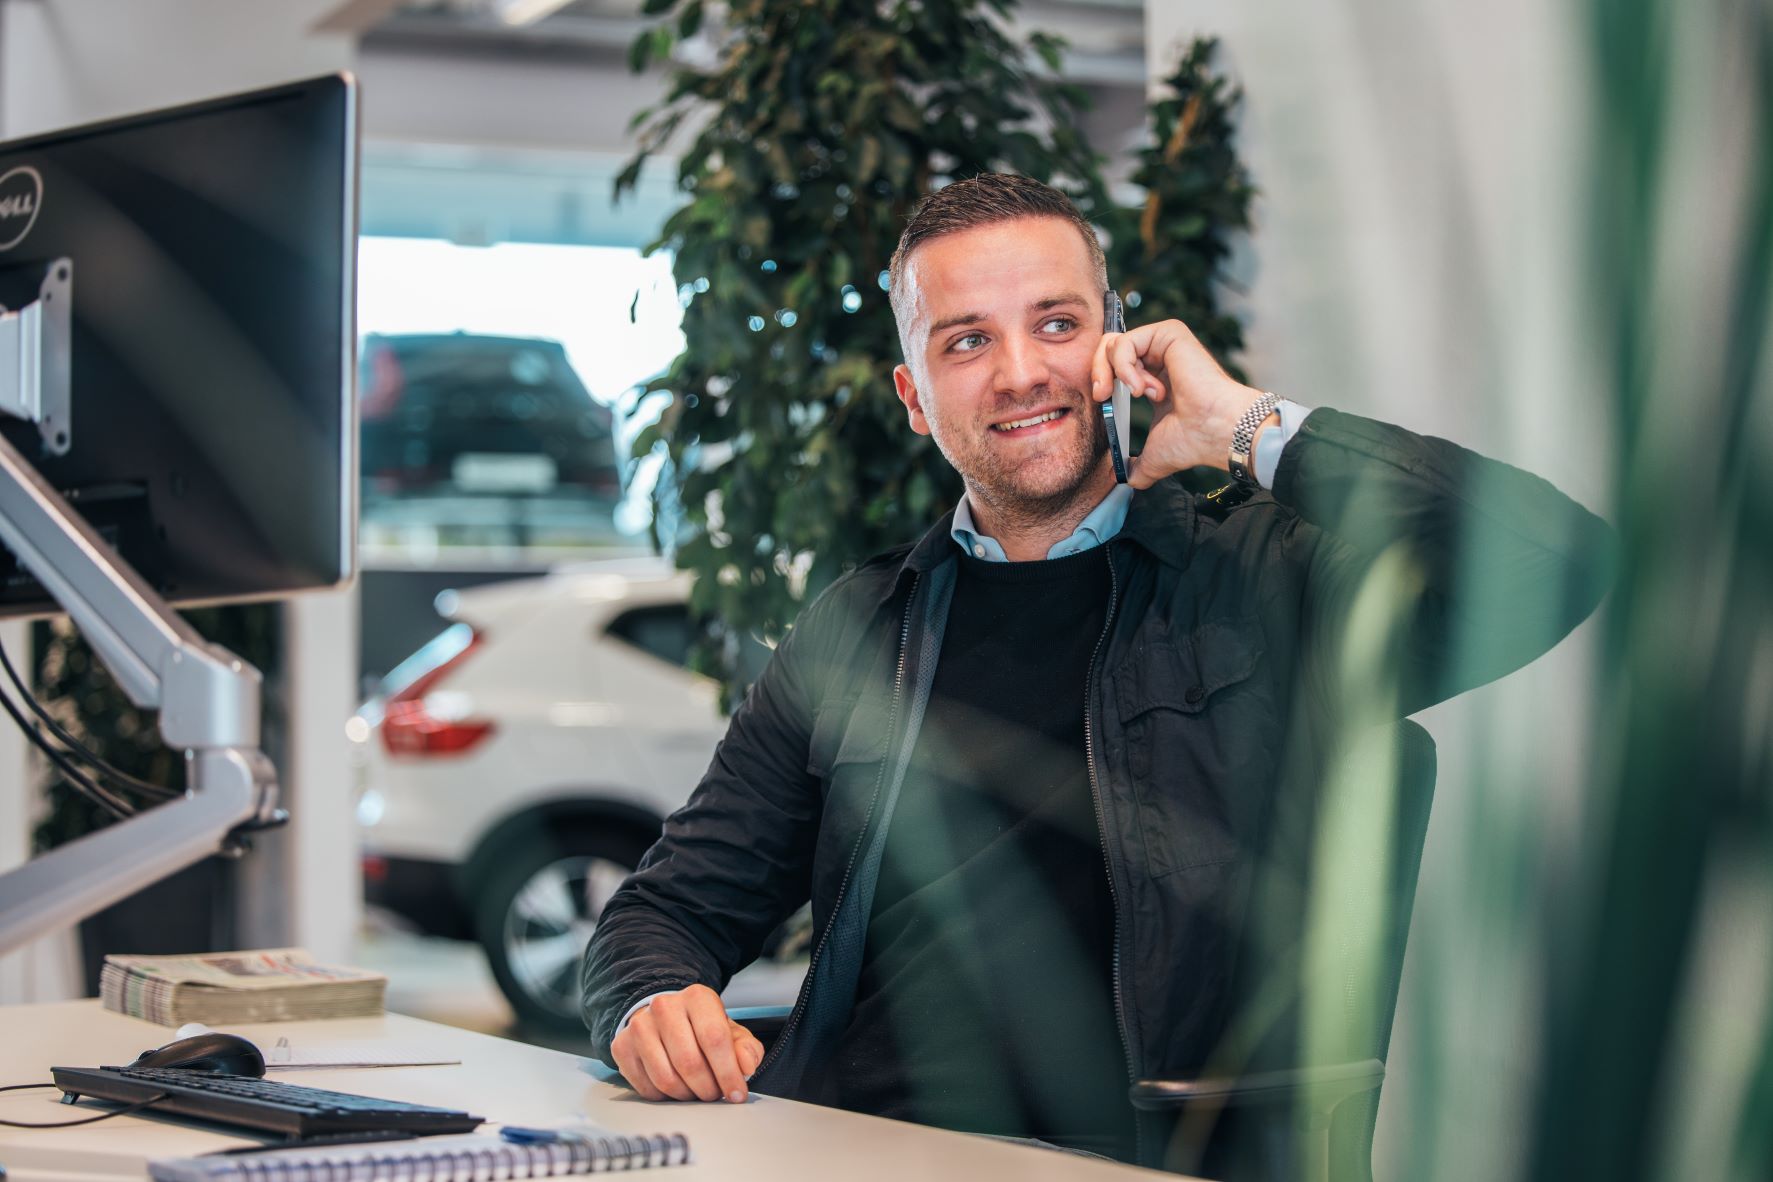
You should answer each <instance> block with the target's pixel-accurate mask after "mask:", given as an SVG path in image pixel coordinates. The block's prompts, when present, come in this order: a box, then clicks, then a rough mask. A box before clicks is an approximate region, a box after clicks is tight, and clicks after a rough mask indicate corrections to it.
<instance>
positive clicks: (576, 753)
mask: <svg viewBox="0 0 1773 1182" xmlns="http://www.w3.org/2000/svg"><path fill="white" fill-rule="evenodd" d="M688 594H689V578H688V576H686V575H684V574H681V573H679V572H676V571H674V570H672V569H671V568H670V567H669V566H668V565H667V564H666V563H665V562H664V561H663V560H660V559H622V560H609V561H600V562H591V563H584V564H579V565H574V566H570V567H563V568H561V569H559V570H557V571H555V572H554V573H552V574H549V575H546V576H543V577H540V578H528V579H521V580H515V581H512V582H507V583H494V584H488V585H484V586H479V587H474V588H471V589H468V590H463V591H446V592H444V593H443V594H442V595H440V596H438V598H437V608H438V612H439V613H440V614H441V615H442V616H443V617H444V618H445V619H446V620H448V621H450V623H449V626H448V627H447V628H445V629H444V630H443V631H442V632H441V633H440V634H439V635H438V636H437V637H436V638H435V639H433V640H431V641H430V642H429V643H427V644H426V645H425V646H424V647H423V648H421V649H420V650H419V651H418V652H417V653H415V654H413V656H412V657H410V658H408V659H407V660H406V661H404V662H402V663H401V665H400V666H399V667H398V668H397V669H395V670H394V672H392V673H390V674H389V675H388V678H387V681H386V682H385V683H384V686H383V694H382V695H381V696H378V697H377V698H375V699H373V700H371V701H370V702H368V703H367V704H365V706H364V707H363V709H362V710H361V711H359V713H358V715H357V718H356V719H354V720H353V722H352V725H351V728H350V729H351V733H352V737H353V738H354V739H356V740H357V741H358V742H357V751H358V753H359V761H358V763H359V768H360V781H359V787H360V797H359V805H358V817H359V821H360V824H361V826H362V831H363V844H364V893H365V900H366V902H367V903H368V904H369V905H371V906H374V907H381V908H385V909H387V910H389V911H392V912H394V913H396V914H397V915H399V916H401V917H403V918H404V919H405V920H406V921H407V922H408V923H410V924H411V925H413V926H416V927H417V928H418V929H419V930H421V931H423V932H426V933H429V934H433V935H440V936H448V937H452V938H456V939H472V940H477V941H479V943H480V944H481V945H482V947H483V948H484V949H485V950H486V954H487V958H488V960H489V961H490V962H491V966H492V971H493V975H494V977H495V978H496V979H497V981H498V983H499V987H500V988H501V989H502V990H503V991H504V993H505V995H506V997H507V998H508V999H509V1000H510V1002H511V1004H512V1007H513V1008H514V1009H515V1010H516V1011H517V1014H518V1017H519V1018H520V1019H521V1020H523V1021H524V1022H526V1023H528V1024H530V1025H531V1026H533V1027H539V1028H542V1029H544V1030H556V1031H578V1030H582V1026H581V1024H580V1018H579V1006H578V970H579V960H580V957H581V956H582V954H583V952H584V949H585V944H586V942H587V941H588V940H589V938H590V934H591V931H592V929H593V928H594V927H595V926H596V922H597V916H598V915H599V914H600V913H601V911H602V909H603V905H604V903H605V901H607V900H608V898H609V896H610V895H611V893H613V892H614V891H615V889H616V887H617V886H619V885H620V884H621V882H622V880H623V878H624V877H626V876H627V874H628V872H629V871H630V870H631V869H633V867H634V866H635V864H636V863H637V862H638V860H639V858H640V856H641V854H642V853H644V852H645V851H646V849H647V847H648V846H649V845H651V844H652V842H653V841H654V839H655V838H656V837H657V836H658V833H659V826H660V823H661V822H662V821H663V820H664V818H665V816H666V815H667V814H668V813H670V812H671V811H672V810H674V809H676V808H677V807H678V806H679V805H680V804H682V803H683V801H684V800H685V799H686V798H687V797H688V795H689V792H690V789H691V788H693V787H694V786H695V784H696V782H697V781H698V780H699V779H701V776H702V773H703V772H704V771H705V770H706V769H707V766H708V761H709V759H710V757H711V755H712V753H713V750H714V746H715V744H716V742H717V741H718V740H719V738H720V736H721V734H722V733H723V732H724V730H725V725H726V724H725V720H724V719H723V718H722V717H721V715H720V711H719V709H718V690H717V688H716V686H715V684H714V682H712V681H710V680H709V679H707V678H704V677H700V676H697V675H695V674H692V673H690V672H688V671H687V670H686V669H685V668H684V661H685V657H686V654H687V650H688V647H689V642H690V636H691V629H690V623H689V619H688V614H687V610H686V606H685V604H686V600H687V597H688Z"/></svg>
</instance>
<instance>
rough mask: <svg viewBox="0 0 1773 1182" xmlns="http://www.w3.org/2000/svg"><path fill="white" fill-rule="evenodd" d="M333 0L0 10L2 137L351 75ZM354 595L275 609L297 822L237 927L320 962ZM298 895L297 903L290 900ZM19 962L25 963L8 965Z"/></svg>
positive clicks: (253, 889)
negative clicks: (316, 30)
mask: <svg viewBox="0 0 1773 1182" xmlns="http://www.w3.org/2000/svg"><path fill="white" fill-rule="evenodd" d="M336 4H337V0H276V2H274V3H273V2H270V0H0V134H3V135H4V136H6V137H14V136H19V135H24V134H27V133H31V132H36V131H43V130H47V129H51V128H55V127H63V126H68V125H71V124H77V123H84V122H89V121H91V120H95V119H101V118H106V117H109V116H113V115H120V114H126V113H128V112H131V111H139V110H147V109H151V108H154V107H160V106H166V105H169V104H173V103H180V102H186V101H190V100H194V99H200V98H207V97H212V96H214V95H218V94H226V93H229V92H231V91H238V90H245V89H250V88H253V87H256V86H263V85H268V84H271V83H275V82H281V81H287V80H290V79H294V78H301V77H307V76H312V75H316V74H321V73H327V72H330V71H334V70H340V69H349V68H350V67H351V66H352V64H353V56H354V50H353V45H352V42H351V41H349V40H348V39H346V38H344V37H340V36H334V35H327V36H315V35H313V34H311V33H310V32H309V30H310V28H311V26H312V25H313V23H314V21H315V20H316V19H317V18H318V17H319V16H321V15H322V14H324V13H325V12H326V11H328V10H329V9H331V8H333V7H336ZM355 621H356V607H355V596H354V593H352V592H345V593H340V594H332V595H322V596H310V597H308V598H305V599H303V600H300V601H297V602H295V603H292V604H291V605H290V606H289V607H288V608H287V609H286V615H285V625H286V628H285V630H286V634H287V635H288V636H289V638H290V639H289V642H288V648H287V651H286V652H285V656H284V663H285V667H286V668H287V670H288V672H289V677H290V686H289V696H290V699H291V701H292V703H293V705H294V706H295V709H293V710H292V711H291V718H290V721H289V746H290V756H289V759H288V761H287V764H288V766H286V767H284V768H282V769H280V770H281V771H282V772H283V773H284V774H283V787H284V794H285V795H284V799H285V801H286V803H287V804H288V807H289V808H290V811H291V813H292V815H293V816H294V818H295V819H294V821H293V822H292V824H291V826H290V828H289V830H288V832H287V833H285V834H280V835H276V836H274V837H271V838H268V839H266V840H265V841H264V842H263V843H262V844H263V847H264V848H263V849H262V850H261V851H260V852H259V853H258V854H257V855H255V860H254V862H253V863H251V866H252V873H251V875H250V876H249V882H250V884H251V885H250V886H249V890H248V893H249V897H248V898H247V899H246V900H245V901H244V903H245V908H244V909H245V911H246V913H247V914H248V915H250V916H253V917H255V922H254V923H252V924H249V925H248V930H247V931H245V932H244V933H243V936H244V938H245V939H247V940H248V941H249V942H252V943H274V942H283V941H296V942H301V943H305V944H307V945H308V946H309V947H311V948H312V949H313V950H314V951H315V952H316V954H318V955H321V956H323V957H344V956H346V955H348V952H349V944H350V941H351V939H352V937H353V935H354V933H355V931H356V926H357V912H358V907H357V902H356V897H357V896H356V890H357V886H356V883H357V877H356V876H357V858H356V847H355V844H354V843H355V830H354V828H353V827H352V826H351V824H350V821H351V815H352V807H353V802H352V800H351V798H350V774H349V768H348V765H347V762H346V758H347V756H346V750H345V742H344V739H343V726H344V720H345V719H346V718H347V717H348V716H349V714H350V712H351V710H352V709H353V707H354V706H355V704H356V703H355V697H354V695H355V686H354V685H353V684H352V682H353V680H354V676H355V673H354V670H355V665H356V623H355ZM21 759H22V745H20V744H17V743H14V742H13V741H12V738H11V736H10V735H8V736H6V737H4V738H0V769H4V771H3V772H0V780H7V781H12V782H13V783H15V784H25V783H29V782H30V780H29V778H28V776H29V773H28V771H27V770H26V769H25V768H24V767H23V766H22V765H21ZM31 796H32V794H31V793H27V792H21V791H18V790H16V789H15V788H8V790H6V791H4V792H0V833H3V834H5V836H6V840H5V843H4V844H5V846H6V849H5V850H4V851H3V852H0V864H4V859H5V857H6V856H8V855H10V854H12V853H13V852H14V847H16V846H17V844H18V843H17V842H16V841H15V840H13V837H14V834H15V833H16V832H20V831H22V830H23V829H24V828H25V827H26V826H27V824H28V809H29V801H30V799H31ZM291 901H295V903H296V905H295V906H293V907H292V906H290V903H291ZM63 959H64V958H62V957H61V956H60V955H59V953H52V954H46V955H45V956H40V957H38V959H37V960H35V961H31V962H29V965H28V966H27V967H26V968H13V969H8V968H7V966H6V965H5V964H4V963H0V1002H6V1001H15V1000H24V999H38V1000H41V999H45V998H47V997H49V996H53V995H56V994H61V995H67V994H69V993H70V992H71V991H72V990H73V989H74V988H75V986H74V984H73V980H72V978H71V977H67V976H66V974H62V973H51V974H48V975H47V976H46V975H45V974H44V973H42V972H39V971H38V970H37V968H35V967H30V966H35V965H39V964H41V963H43V962H45V961H46V960H47V961H50V962H54V963H60V962H61V961H62V960H63ZM15 963H21V962H15Z"/></svg>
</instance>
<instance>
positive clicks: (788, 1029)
mask: <svg viewBox="0 0 1773 1182" xmlns="http://www.w3.org/2000/svg"><path fill="white" fill-rule="evenodd" d="M917 579H918V576H917V575H916V574H913V575H912V576H911V590H910V592H909V593H908V594H907V595H906V597H905V619H904V621H903V623H901V624H900V626H899V666H898V670H897V672H895V673H894V674H893V700H892V704H891V706H889V707H888V709H887V740H888V751H887V756H886V757H885V758H883V759H882V760H881V763H880V774H879V775H877V776H876V777H875V778H874V794H873V795H872V796H870V797H869V798H868V812H867V815H865V816H864V817H863V818H862V828H861V830H860V831H859V832H858V833H857V834H856V844H855V845H854V846H853V847H852V848H851V849H850V860H849V863H848V865H846V866H845V867H844V868H843V881H842V882H840V883H838V886H837V900H836V902H834V903H833V904H832V905H831V923H829V924H827V925H826V927H825V934H824V935H822V936H820V937H819V943H818V944H817V945H816V946H815V947H814V948H813V954H812V956H811V957H809V958H808V960H807V962H806V982H807V988H805V989H803V990H801V993H800V996H799V997H798V998H796V999H795V1002H794V1010H793V1012H792V1013H790V1014H789V1015H788V1021H787V1022H785V1023H783V1025H782V1033H780V1034H778V1035H777V1036H776V1041H775V1042H774V1043H773V1044H772V1045H771V1046H770V1049H769V1053H768V1054H766V1055H764V1057H763V1061H762V1062H760V1063H759V1064H758V1065H757V1070H756V1071H754V1072H753V1073H752V1075H753V1076H757V1075H762V1074H763V1071H764V1069H765V1068H766V1067H768V1066H769V1065H770V1064H771V1063H773V1062H775V1060H776V1059H777V1057H778V1056H779V1055H780V1054H781V1050H782V1048H783V1047H785V1046H787V1045H788V1036H789V1035H791V1034H793V1033H794V1028H795V1027H797V1026H799V1025H800V1019H801V1016H802V1015H803V1014H804V1013H805V1012H806V1003H807V1000H808V999H809V998H810V997H811V996H812V987H811V986H812V981H813V971H814V970H815V969H817V968H818V967H819V956H820V955H821V954H822V953H823V952H824V951H825V945H826V943H827V942H828V941H829V940H830V938H831V929H832V927H834V926H835V925H836V923H837V917H838V916H839V915H840V914H842V912H843V900H844V896H845V895H847V894H848V893H849V887H850V875H851V874H852V873H853V872H854V871H855V869H856V858H857V857H858V856H859V855H860V854H861V853H862V842H863V840H864V839H866V838H867V836H868V824H869V822H870V821H872V820H873V819H874V806H875V805H876V804H878V803H879V802H880V789H881V786H882V785H883V784H884V783H885V782H886V769H887V764H888V763H890V762H891V755H892V750H891V741H892V737H893V733H894V731H896V730H897V729H898V726H899V699H900V698H901V697H902V696H903V695H904V689H905V654H906V652H907V651H908V650H909V649H910V647H911V609H912V607H913V606H914V605H915V604H916V602H917Z"/></svg>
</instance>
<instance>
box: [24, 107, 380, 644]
mask: <svg viewBox="0 0 1773 1182" xmlns="http://www.w3.org/2000/svg"><path fill="white" fill-rule="evenodd" d="M356 154H357V136H356V101H355V84H354V83H353V82H352V80H351V79H349V78H348V77H345V76H342V75H335V76H330V77H325V78H318V79H314V80H311V81H306V82H300V83H295V84H290V85H285V86H279V87H274V88H271V89H267V90H262V91H256V92H253V93H250V94H242V95H235V96H231V97H228V98H224V99H217V100H214V101H211V102H204V103H198V104H193V105H191V106H185V107H177V108H173V109H169V110H165V111H157V112H153V113H150V114H146V115H138V116H132V117H129V118H125V119H118V120H113V121H109V122H105V123H100V124H93V125H91V126H87V127H80V128H74V129H71V130H67V131H60V132H53V133H50V134H46V135H39V136H34V137H31V138H29V139H22V140H14V141H10V142H4V143H0V305H3V306H5V307H7V308H18V307H20V306H21V305H22V304H23V303H26V302H28V301H29V300H31V299H32V298H34V293H35V285H36V284H37V282H38V281H39V280H40V279H41V278H42V275H43V273H44V268H45V266H46V265H47V264H48V263H50V262H51V261H53V260H55V259H59V258H66V259H68V260H70V261H71V263H72V292H71V295H72V299H71V307H72V331H71V340H72V356H71V359H70V371H69V393H70V399H69V414H68V420H67V423H66V427H67V431H68V439H67V441H66V448H67V450H66V453H65V454H59V455H58V454H54V451H55V449H52V448H51V447H50V446H49V445H48V444H47V443H46V441H45V440H44V438H43V436H42V434H41V433H40V431H39V429H38V427H37V425H36V424H34V423H27V422H24V421H22V420H18V419H14V418H11V417H10V416H3V417H0V431H4V432H5V434H6V436H7V438H8V439H9V440H10V441H11V443H12V444H13V446H15V447H16V448H18V449H19V451H20V452H21V453H22V454H23V455H24V456H25V457H26V458H27V459H29V460H30V461H31V462H32V463H33V464H34V465H35V466H36V467H37V469H38V471H39V472H41V473H42V474H43V476H44V478H45V479H46V480H47V481H48V482H49V483H50V484H51V485H53V486H54V487H55V488H56V489H58V490H59V491H60V492H61V493H62V494H63V495H64V496H66V497H67V498H68V499H69V501H70V502H71V503H72V504H73V506H74V507H75V508H76V509H78V510H79V511H80V513H81V514H82V515H83V516H84V517H85V518H86V519H87V521H88V522H90V523H91V524H92V525H93V526H94V528H96V529H97V530H98V531H99V533H100V534H101V535H102V536H103V537H104V538H105V539H106V540H107V541H108V542H110V543H111V544H112V545H113V546H114V547H116V549H117V550H118V552H119V553H121V554H122V556H123V557H124V559H125V560H127V561H128V562H129V564H130V565H132V566H134V567H135V568H136V570H137V571H139V572H140V573H141V574H142V576H143V577H144V578H145V579H146V580H147V581H148V582H149V583H150V584H151V585H152V586H154V587H155V588H156V589H158V590H159V591H160V592H161V594H162V595H164V596H165V597H166V598H167V599H168V600H170V601H171V602H173V603H175V604H195V603H213V602H221V601H230V600H244V599H263V598H270V597H273V596H281V595H287V594H290V593H292V592H297V591H303V590H314V589H319V588H326V587H333V586H336V585H339V584H341V583H343V582H345V581H347V580H348V579H350V578H351V577H352V575H353V574H354V566H355V553H356V548H355V540H356V539H355V523H356V512H357V484H356V471H357V464H356V437H357V432H356V412H355V397H354V391H353V381H354V375H355V368H356V367H355V362H354V356H353V354H354V345H355V323H354V320H355V309H354V301H353V294H354V289H353V279H354V270H355V267H354V262H355V253H356V202H357V197H356V166H357V160H356ZM55 610H57V606H56V604H55V603H54V601H53V600H52V599H50V598H49V596H48V595H47V594H46V593H45V591H44V590H43V588H42V587H41V586H40V585H38V583H37V582H36V580H35V579H34V578H32V577H31V576H30V575H29V574H28V573H26V572H24V571H23V570H21V568H19V567H18V565H17V564H16V563H15V562H13V561H12V558H11V556H10V555H9V554H5V553H3V552H0V615H21V614H33V613H43V612H53V611H55Z"/></svg>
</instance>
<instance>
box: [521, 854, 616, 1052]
mask: <svg viewBox="0 0 1773 1182" xmlns="http://www.w3.org/2000/svg"><path fill="white" fill-rule="evenodd" d="M630 869H631V868H630V867H627V866H624V865H622V864H621V863H620V862H614V861H611V860H610V859H608V858H599V857H594V856H590V855H584V854H580V855H575V856H573V857H570V858H560V859H557V860H556V861H553V862H550V863H548V864H547V865H546V866H543V867H542V868H541V869H539V870H537V871H536V872H535V873H534V874H532V875H530V877H529V879H528V880H527V881H526V882H525V883H524V884H523V886H522V887H520V888H519V889H518V891H517V893H516V894H515V895H513V896H512V899H511V905H510V907H508V908H507V909H506V911H505V963H506V964H507V965H509V966H510V968H511V975H512V977H513V978H514V979H515V980H516V981H517V985H518V987H519V988H520V989H522V990H523V992H524V994H525V996H527V997H529V998H531V999H533V1000H534V1001H535V1002H536V1003H537V1004H539V1005H541V1006H542V1007H543V1008H545V1009H547V1010H549V1011H551V1012H553V1013H557V1014H561V1015H565V1016H569V1017H570V1016H574V1015H577V1014H578V1012H579V961H580V959H581V958H583V956H584V955H585V945H586V944H588V943H589V942H590V940H591V933H592V932H594V931H596V930H597V917H598V916H599V915H602V914H603V907H604V904H605V903H608V902H609V899H610V896H611V895H613V894H615V893H616V888H617V887H619V886H621V885H622V880H623V879H625V878H627V877H628V874H629V872H630Z"/></svg>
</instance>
